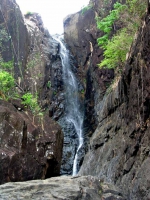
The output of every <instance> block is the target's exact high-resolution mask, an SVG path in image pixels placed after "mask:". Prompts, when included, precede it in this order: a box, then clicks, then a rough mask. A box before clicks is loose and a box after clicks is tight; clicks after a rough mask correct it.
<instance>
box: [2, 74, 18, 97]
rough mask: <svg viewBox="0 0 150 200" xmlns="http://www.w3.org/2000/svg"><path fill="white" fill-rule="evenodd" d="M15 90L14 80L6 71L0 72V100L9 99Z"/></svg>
mask: <svg viewBox="0 0 150 200" xmlns="http://www.w3.org/2000/svg"><path fill="white" fill-rule="evenodd" d="M14 88H15V80H14V78H13V77H12V75H11V74H10V73H8V72H6V71H2V70H1V71H0V98H2V99H5V100H7V99H9V98H10V97H11V96H12V95H13V93H14Z"/></svg>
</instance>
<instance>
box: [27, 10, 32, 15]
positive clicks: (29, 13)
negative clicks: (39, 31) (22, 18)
mask: <svg viewBox="0 0 150 200" xmlns="http://www.w3.org/2000/svg"><path fill="white" fill-rule="evenodd" d="M32 14H33V12H31V11H27V12H26V14H25V15H32Z"/></svg>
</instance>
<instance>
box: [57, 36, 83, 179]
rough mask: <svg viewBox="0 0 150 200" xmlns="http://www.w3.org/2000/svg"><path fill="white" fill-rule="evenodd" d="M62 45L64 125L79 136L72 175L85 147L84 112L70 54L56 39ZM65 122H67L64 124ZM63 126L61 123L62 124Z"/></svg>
mask: <svg viewBox="0 0 150 200" xmlns="http://www.w3.org/2000/svg"><path fill="white" fill-rule="evenodd" d="M55 39H56V40H57V41H58V42H59V44H60V57H61V62H62V74H63V82H64V87H65V88H64V89H65V100H66V102H65V115H64V117H63V124H64V123H65V124H67V126H69V127H70V126H73V128H74V130H75V132H76V134H77V136H78V147H77V149H76V152H75V154H74V155H75V157H74V161H73V170H72V171H73V172H72V175H73V176H74V175H76V174H77V172H78V168H77V164H78V153H79V150H80V149H81V147H82V145H83V134H82V131H83V127H82V126H83V111H82V109H81V105H80V101H79V96H78V83H77V79H76V77H75V75H74V73H73V71H72V69H71V66H70V60H69V52H68V50H67V49H66V47H65V45H64V44H63V42H62V41H61V38H55ZM64 121H65V122H64ZM60 124H61V123H60Z"/></svg>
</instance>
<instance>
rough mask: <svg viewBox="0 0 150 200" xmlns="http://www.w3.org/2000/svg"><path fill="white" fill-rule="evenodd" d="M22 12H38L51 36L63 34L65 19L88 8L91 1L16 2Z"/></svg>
mask: <svg viewBox="0 0 150 200" xmlns="http://www.w3.org/2000/svg"><path fill="white" fill-rule="evenodd" d="M16 2H17V3H18V4H19V6H20V8H21V10H22V12H23V13H24V14H25V13H26V12H27V11H31V12H37V13H39V14H40V15H41V16H42V19H43V22H44V25H45V27H47V28H48V29H49V32H50V34H55V33H59V34H61V33H63V19H64V18H65V17H66V16H67V15H68V14H72V13H75V12H78V11H79V10H81V8H82V7H83V6H87V5H88V3H89V0H16Z"/></svg>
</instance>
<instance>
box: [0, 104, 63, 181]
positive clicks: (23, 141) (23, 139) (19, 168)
mask: <svg viewBox="0 0 150 200" xmlns="http://www.w3.org/2000/svg"><path fill="white" fill-rule="evenodd" d="M15 105H16V102H15ZM39 120H40V119H36V118H35V119H33V116H32V115H31V114H30V113H29V112H28V113H27V112H24V111H23V110H21V111H18V110H17V109H16V108H15V107H13V106H12V104H10V103H7V102H4V101H0V184H2V183H5V182H10V181H25V180H32V179H44V178H48V177H51V176H56V175H59V172H60V165H61V157H62V145H63V135H62V132H61V129H60V127H59V125H58V124H56V123H55V122H54V121H52V120H51V119H50V118H49V117H48V116H46V115H45V116H44V119H43V120H42V121H39ZM37 124H38V125H37Z"/></svg>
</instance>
